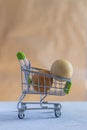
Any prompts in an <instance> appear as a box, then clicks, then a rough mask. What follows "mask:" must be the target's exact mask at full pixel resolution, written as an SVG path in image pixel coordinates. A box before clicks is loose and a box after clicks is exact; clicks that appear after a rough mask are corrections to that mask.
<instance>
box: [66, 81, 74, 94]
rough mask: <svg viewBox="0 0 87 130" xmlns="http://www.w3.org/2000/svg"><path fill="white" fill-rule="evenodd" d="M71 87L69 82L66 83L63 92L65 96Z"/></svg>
mask: <svg viewBox="0 0 87 130" xmlns="http://www.w3.org/2000/svg"><path fill="white" fill-rule="evenodd" d="M71 86H72V83H71V82H69V81H67V82H66V84H65V87H64V92H65V93H66V94H69V92H70V89H71Z"/></svg>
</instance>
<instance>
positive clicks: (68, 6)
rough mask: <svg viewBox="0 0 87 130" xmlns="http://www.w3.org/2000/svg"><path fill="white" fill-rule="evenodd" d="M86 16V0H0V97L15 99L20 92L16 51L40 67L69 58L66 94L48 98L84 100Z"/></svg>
mask: <svg viewBox="0 0 87 130" xmlns="http://www.w3.org/2000/svg"><path fill="white" fill-rule="evenodd" d="M86 17H87V0H0V101H17V100H18V97H19V95H20V93H21V86H20V68H19V67H20V66H19V63H18V60H17V58H16V53H17V52H18V51H24V53H25V54H26V56H27V58H28V59H30V61H31V64H32V66H35V67H40V68H44V69H50V66H51V64H52V63H53V62H54V61H55V60H56V59H60V58H66V59H67V60H69V61H70V62H71V63H72V65H73V68H74V74H73V78H72V82H73V86H72V89H71V92H70V94H69V95H67V96H64V97H54V96H49V97H48V99H49V100H56V101H57V100H67V101H68V100H71V101H79V100H81V101H84V100H87V91H86V27H87V25H86V24H87V22H86ZM27 99H29V100H37V99H39V96H38V95H37V96H34V95H29V96H28V97H27Z"/></svg>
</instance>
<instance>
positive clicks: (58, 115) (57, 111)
mask: <svg viewBox="0 0 87 130" xmlns="http://www.w3.org/2000/svg"><path fill="white" fill-rule="evenodd" d="M60 116H61V111H59V110H57V109H55V117H57V118H59V117H60Z"/></svg>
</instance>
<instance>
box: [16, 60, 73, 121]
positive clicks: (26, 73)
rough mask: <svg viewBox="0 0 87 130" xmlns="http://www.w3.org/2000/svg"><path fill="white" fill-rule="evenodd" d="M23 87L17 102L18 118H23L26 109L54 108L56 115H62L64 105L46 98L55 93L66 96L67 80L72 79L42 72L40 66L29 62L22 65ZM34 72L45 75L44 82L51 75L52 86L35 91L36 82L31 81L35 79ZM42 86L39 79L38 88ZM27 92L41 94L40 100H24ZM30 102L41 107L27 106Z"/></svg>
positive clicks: (55, 94)
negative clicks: (48, 88)
mask: <svg viewBox="0 0 87 130" xmlns="http://www.w3.org/2000/svg"><path fill="white" fill-rule="evenodd" d="M20 68H21V88H22V94H21V96H20V98H19V101H18V103H17V109H18V118H19V119H23V118H24V117H25V114H24V111H25V110H43V109H44V110H47V109H53V110H54V114H55V117H60V116H61V108H62V105H61V104H60V103H55V102H53V103H52V102H47V101H45V98H46V97H47V96H48V95H54V96H65V95H66V92H65V91H64V86H65V83H66V81H69V82H71V79H67V78H61V77H57V76H54V75H52V74H47V73H43V72H40V70H42V69H40V68H35V67H31V64H30V62H29V65H28V66H26V65H23V66H21V65H20ZM34 74H38V75H43V76H44V82H45V77H49V79H50V78H52V79H53V84H52V85H51V86H50V90H48V91H46V89H45V88H46V87H49V86H43V87H44V91H43V92H41V91H35V90H34V86H35V85H36V84H34V82H33V81H32V82H31V81H30V79H33V76H34ZM39 87H40V84H39V81H38V90H40V89H39ZM27 94H40V95H41V96H40V101H39V102H24V101H23V100H24V98H25V97H26V95H27ZM30 104H34V105H35V104H38V105H40V107H32V108H31V107H27V105H30Z"/></svg>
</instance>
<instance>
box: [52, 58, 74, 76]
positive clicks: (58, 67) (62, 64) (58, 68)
mask: <svg viewBox="0 0 87 130" xmlns="http://www.w3.org/2000/svg"><path fill="white" fill-rule="evenodd" d="M51 73H52V74H53V75H55V76H60V77H64V78H71V77H72V74H73V67H72V64H71V63H70V62H69V61H67V60H64V59H60V60H56V61H55V62H54V63H53V64H52V66H51Z"/></svg>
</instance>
